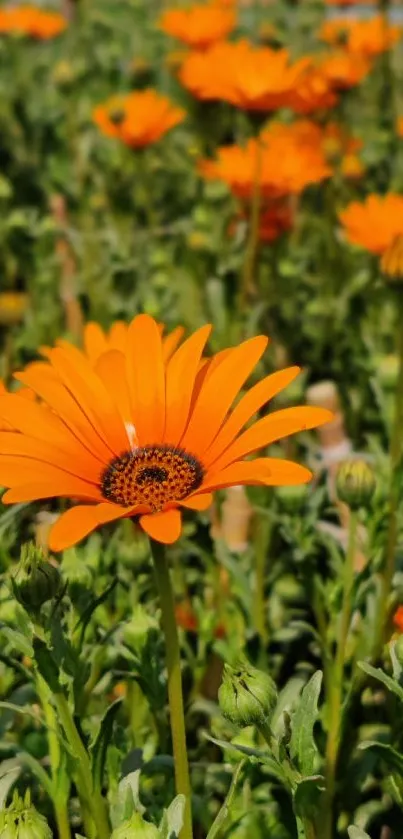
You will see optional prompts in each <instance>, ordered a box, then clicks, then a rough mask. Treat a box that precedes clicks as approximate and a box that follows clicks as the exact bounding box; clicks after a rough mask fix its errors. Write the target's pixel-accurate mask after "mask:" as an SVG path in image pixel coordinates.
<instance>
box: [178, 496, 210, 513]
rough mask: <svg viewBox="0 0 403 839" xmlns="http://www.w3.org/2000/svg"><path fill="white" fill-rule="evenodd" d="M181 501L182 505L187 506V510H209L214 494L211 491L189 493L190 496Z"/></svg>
mask: <svg viewBox="0 0 403 839" xmlns="http://www.w3.org/2000/svg"><path fill="white" fill-rule="evenodd" d="M179 503H180V505H181V507H186V509H187V510H199V511H203V510H208V508H209V507H210V506H211V504H212V503H213V496H212V495H211V493H210V492H206V493H204V494H203V495H202V494H200V493H199V494H198V493H195V495H189V498H186V499H185V500H184V501H180V502H179Z"/></svg>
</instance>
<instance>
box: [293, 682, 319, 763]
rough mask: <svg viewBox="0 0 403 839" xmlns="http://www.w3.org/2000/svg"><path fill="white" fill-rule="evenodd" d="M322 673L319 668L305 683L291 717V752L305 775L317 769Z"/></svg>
mask: <svg viewBox="0 0 403 839" xmlns="http://www.w3.org/2000/svg"><path fill="white" fill-rule="evenodd" d="M322 675H323V674H322V671H321V670H318V671H317V672H316V673H314V675H313V676H312V678H311V679H310V680H309V682H308V684H307V685H305V687H304V689H303V691H302V693H301V698H300V701H299V704H298V707H297V709H296V710H295V711H294V714H293V715H292V719H291V740H290V754H291V757H292V759H293V760H294V761H295V763H296V764H297V767H298V769H299V771H300V772H301V773H302V775H304V776H310V775H313V773H314V769H315V760H316V755H317V752H318V750H317V748H316V743H315V740H314V736H313V729H314V725H315V723H316V721H317V719H318V701H319V694H320V690H321V687H322Z"/></svg>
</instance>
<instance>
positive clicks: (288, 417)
mask: <svg viewBox="0 0 403 839" xmlns="http://www.w3.org/2000/svg"><path fill="white" fill-rule="evenodd" d="M332 419H333V414H332V412H331V411H328V410H326V408H310V407H309V406H306V405H303V406H301V407H299V408H284V410H282V411H275V412H274V413H273V414H269V415H268V416H267V417H263V419H261V420H258V421H257V422H255V424H254V425H252V426H251V427H250V428H248V429H247V430H246V431H244V432H243V434H241V436H240V437H238V439H237V440H235V441H234V442H233V443H232V444H231V445H230V446H229V448H228V449H227V450H226V451H225V452H224V453H223V454H222V455H221V456H220V457H219V458H218V459H217V460H216V461H215V463H214V464H213V466H210V470H212V469H214V471H215V470H216V469H217V470H218V469H223V468H224V467H225V466H228V464H229V463H233V462H234V460H240V459H241V458H243V457H245V456H246V455H248V454H250V453H251V452H254V451H256V450H257V449H261V448H264V447H266V446H268V445H270V443H274V442H275V441H276V440H282V439H283V437H288V435H289V434H296V432H298V431H306V430H308V429H309V428H317V427H318V426H319V425H324V423H326V422H330V420H332Z"/></svg>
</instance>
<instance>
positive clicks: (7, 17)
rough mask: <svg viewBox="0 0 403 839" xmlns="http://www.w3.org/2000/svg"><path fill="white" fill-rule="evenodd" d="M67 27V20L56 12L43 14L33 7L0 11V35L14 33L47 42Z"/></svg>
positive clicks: (12, 7)
mask: <svg viewBox="0 0 403 839" xmlns="http://www.w3.org/2000/svg"><path fill="white" fill-rule="evenodd" d="M66 27H67V20H66V18H64V17H63V15H60V14H58V13H57V12H45V11H44V10H43V9H37V8H36V7H35V6H10V7H8V8H5V9H0V33H11V32H16V33H19V34H21V35H29V36H31V37H32V38H38V39H40V40H48V39H49V38H54V37H55V36H56V35H59V34H60V33H61V32H63V30H64V29H66Z"/></svg>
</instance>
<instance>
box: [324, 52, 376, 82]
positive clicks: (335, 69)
mask: <svg viewBox="0 0 403 839" xmlns="http://www.w3.org/2000/svg"><path fill="white" fill-rule="evenodd" d="M319 67H320V69H321V71H322V73H323V75H324V76H325V78H326V79H328V80H329V82H330V84H331V86H332V88H333V89H334V90H348V88H350V87H355V86H356V85H358V84H360V82H362V81H363V80H364V79H365V78H366V77H367V76H368V74H369V72H370V70H371V62H370V60H369V59H368V58H365V57H364V56H361V55H352V54H351V53H350V52H347V51H346V50H338V51H337V52H334V53H330V54H329V55H327V56H324V57H323V58H322V59H321V61H320V63H319Z"/></svg>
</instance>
